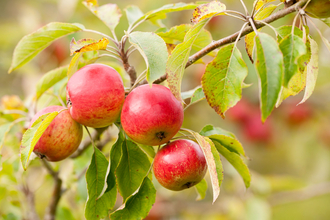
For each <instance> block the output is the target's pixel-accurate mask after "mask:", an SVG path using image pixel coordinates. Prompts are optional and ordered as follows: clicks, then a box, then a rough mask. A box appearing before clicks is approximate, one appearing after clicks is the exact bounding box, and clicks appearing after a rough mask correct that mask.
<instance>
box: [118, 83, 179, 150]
mask: <svg viewBox="0 0 330 220" xmlns="http://www.w3.org/2000/svg"><path fill="white" fill-rule="evenodd" d="M182 122H183V107H182V104H181V102H180V101H178V100H177V99H176V98H175V97H174V95H173V94H172V93H171V91H170V90H169V89H168V88H167V87H165V86H162V85H152V87H150V85H142V86H139V87H137V88H135V89H134V90H133V91H132V92H131V93H130V94H129V95H128V96H127V97H126V100H125V103H124V105H123V109H122V113H121V123H122V126H123V129H124V131H125V132H126V134H127V135H128V136H129V137H130V138H131V139H132V140H134V141H136V142H137V143H140V144H146V145H151V146H155V145H161V144H164V143H166V142H168V141H169V140H170V139H171V138H172V137H173V136H174V135H175V134H176V133H177V132H178V131H179V130H180V128H181V125H182Z"/></svg>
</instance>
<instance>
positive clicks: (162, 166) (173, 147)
mask: <svg viewBox="0 0 330 220" xmlns="http://www.w3.org/2000/svg"><path fill="white" fill-rule="evenodd" d="M153 171H154V175H155V177H156V179H157V180H158V182H159V183H160V184H161V185H162V186H164V187H165V188H167V189H169V190H173V191H180V190H183V189H187V188H190V187H192V186H194V185H196V184H197V183H199V182H200V181H201V180H202V179H203V178H204V176H205V173H206V171H207V163H206V159H205V157H204V154H203V151H202V149H201V148H200V146H199V145H198V144H197V143H195V142H194V141H191V140H184V139H181V140H176V141H173V142H171V143H169V144H167V145H165V146H164V147H163V148H161V149H160V150H159V151H158V153H157V154H156V156H155V159H154V165H153Z"/></svg>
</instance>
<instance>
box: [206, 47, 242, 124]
mask: <svg viewBox="0 0 330 220" xmlns="http://www.w3.org/2000/svg"><path fill="white" fill-rule="evenodd" d="M247 74H248V68H247V66H246V64H245V62H244V60H243V58H242V55H241V53H240V51H239V50H238V49H237V48H236V47H235V46H234V44H230V45H227V46H224V47H222V48H221V49H220V50H219V52H218V55H217V56H216V58H215V59H214V60H213V61H212V62H210V63H209V64H208V65H207V67H206V69H205V73H204V75H203V77H202V87H203V90H204V93H205V97H206V100H207V102H208V103H209V105H210V106H211V107H212V108H213V109H214V110H215V111H216V112H217V113H218V114H219V115H221V117H223V118H224V117H225V116H224V114H225V112H226V111H227V110H228V109H229V108H231V107H233V106H234V105H235V104H236V103H237V102H238V101H239V100H240V99H241V97H242V85H243V81H244V79H245V77H246V76H247Z"/></svg>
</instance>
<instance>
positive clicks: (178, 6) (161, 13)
mask: <svg viewBox="0 0 330 220" xmlns="http://www.w3.org/2000/svg"><path fill="white" fill-rule="evenodd" d="M198 5H199V4H194V3H189V4H186V3H181V2H180V3H175V4H168V5H164V6H162V7H160V8H158V9H155V10H152V11H149V12H147V13H146V14H145V15H143V16H142V17H140V18H139V19H138V20H136V22H135V23H137V22H139V21H142V20H148V19H153V18H155V17H159V18H162V19H164V18H166V13H169V12H175V11H183V10H192V9H195V8H196V7H197V6H198Z"/></svg>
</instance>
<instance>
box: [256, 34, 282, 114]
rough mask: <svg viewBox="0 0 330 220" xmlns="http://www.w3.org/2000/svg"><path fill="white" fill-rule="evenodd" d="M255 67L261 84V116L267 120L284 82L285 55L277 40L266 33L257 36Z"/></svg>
mask: <svg viewBox="0 0 330 220" xmlns="http://www.w3.org/2000/svg"><path fill="white" fill-rule="evenodd" d="M254 60H255V63H254V64H255V68H256V70H257V73H258V76H259V81H260V85H261V88H260V89H261V91H260V93H261V94H260V101H261V118H262V121H265V120H266V119H267V117H268V116H269V115H270V113H271V112H272V110H273V109H274V107H275V104H276V101H277V98H278V96H279V93H280V91H281V86H282V82H283V72H284V70H283V55H282V52H281V51H280V49H279V47H278V45H277V43H276V41H275V40H274V39H273V38H272V37H271V36H269V35H267V34H265V33H259V35H258V36H256V37H255V50H254Z"/></svg>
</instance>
